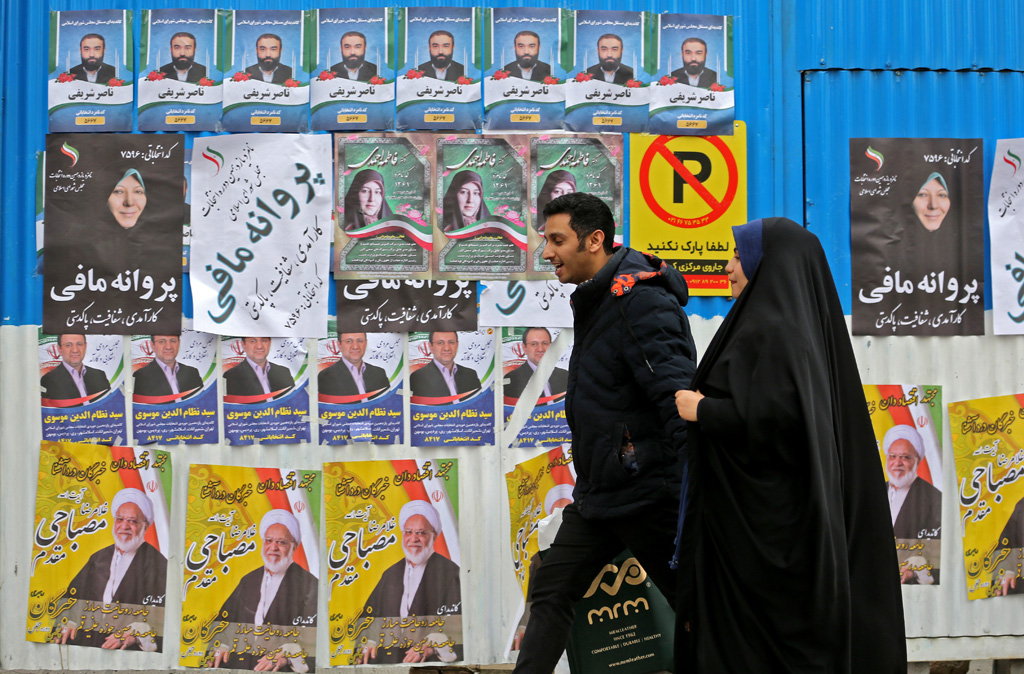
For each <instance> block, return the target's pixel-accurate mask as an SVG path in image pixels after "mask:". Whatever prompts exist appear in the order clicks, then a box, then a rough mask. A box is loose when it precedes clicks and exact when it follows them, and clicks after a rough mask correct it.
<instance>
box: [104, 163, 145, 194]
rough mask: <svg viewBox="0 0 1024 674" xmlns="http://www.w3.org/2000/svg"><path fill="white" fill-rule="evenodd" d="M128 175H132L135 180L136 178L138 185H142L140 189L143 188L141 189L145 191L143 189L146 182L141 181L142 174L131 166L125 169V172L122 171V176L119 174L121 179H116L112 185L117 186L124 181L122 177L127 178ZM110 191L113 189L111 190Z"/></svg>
mask: <svg viewBox="0 0 1024 674" xmlns="http://www.w3.org/2000/svg"><path fill="white" fill-rule="evenodd" d="M128 176H133V177H134V178H135V179H136V180H138V181H139V184H140V185H142V190H143V191H145V190H146V183H144V182H142V174H141V173H139V172H138V171H136V170H135V169H133V168H130V169H128V170H127V171H125V172H124V175H123V176H121V179H120V180H118V181H117V182H116V183H114V187H117V186H118V185H120V184H121V183H123V182H124V179H125V178H127V177H128ZM111 191H113V190H111Z"/></svg>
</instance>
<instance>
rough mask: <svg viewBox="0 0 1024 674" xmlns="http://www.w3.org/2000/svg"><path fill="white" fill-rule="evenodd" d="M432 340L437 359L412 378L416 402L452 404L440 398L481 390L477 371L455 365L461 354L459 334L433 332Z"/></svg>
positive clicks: (433, 352) (411, 383) (416, 372)
mask: <svg viewBox="0 0 1024 674" xmlns="http://www.w3.org/2000/svg"><path fill="white" fill-rule="evenodd" d="M429 341H430V354H431V355H432V356H433V359H432V360H431V361H430V362H429V363H427V364H426V365H424V366H423V367H421V368H420V369H418V370H416V371H415V372H413V373H412V374H411V375H409V388H411V389H412V395H413V400H412V402H413V403H415V404H418V405H449V404H451V403H450V402H444V401H441V400H436V399H437V398H448V397H451V396H456V395H459V394H460V393H471V392H473V391H477V390H479V389H480V377H479V376H478V375H477V373H476V371H475V370H473V368H471V367H467V366H465V365H456V364H455V356H456V355H458V353H459V334H458V333H457V332H431V333H430V337H429ZM417 398H418V399H419V400H417Z"/></svg>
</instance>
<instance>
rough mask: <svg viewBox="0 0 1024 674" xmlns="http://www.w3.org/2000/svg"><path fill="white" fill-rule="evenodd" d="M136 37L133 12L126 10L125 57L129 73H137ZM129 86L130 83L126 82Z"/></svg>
mask: <svg viewBox="0 0 1024 674" xmlns="http://www.w3.org/2000/svg"><path fill="white" fill-rule="evenodd" d="M134 39H135V36H134V35H133V34H132V10H130V9H126V10H124V45H125V47H124V55H125V63H126V64H127V65H128V70H129V72H135V46H134ZM125 84H128V82H125Z"/></svg>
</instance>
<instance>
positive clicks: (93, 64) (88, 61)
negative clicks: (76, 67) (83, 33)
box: [78, 37, 104, 72]
mask: <svg viewBox="0 0 1024 674" xmlns="http://www.w3.org/2000/svg"><path fill="white" fill-rule="evenodd" d="M78 51H79V52H81V54H82V65H84V66H85V69H86V70H88V71H89V72H96V71H97V70H99V69H100V64H101V63H103V52H104V47H103V40H101V39H99V38H98V37H90V38H87V39H85V40H82V44H81V45H79V47H78Z"/></svg>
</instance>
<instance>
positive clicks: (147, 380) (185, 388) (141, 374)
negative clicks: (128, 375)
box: [134, 335, 203, 402]
mask: <svg viewBox="0 0 1024 674" xmlns="http://www.w3.org/2000/svg"><path fill="white" fill-rule="evenodd" d="M149 341H150V346H151V347H152V349H153V360H152V361H150V362H149V364H147V365H145V366H143V367H141V368H139V369H138V370H136V371H135V374H134V377H135V395H136V396H147V397H150V396H170V395H180V398H178V399H179V400H185V399H186V398H190V397H192V396H194V395H195V394H197V393H199V391H201V390H202V388H203V378H202V376H201V375H200V374H199V370H197V369H196V368H194V367H192V366H191V365H186V364H184V363H180V362H178V351H179V349H180V348H181V337H180V336H178V335H151V336H150V338H149ZM136 402H143V401H139V400H136Z"/></svg>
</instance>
